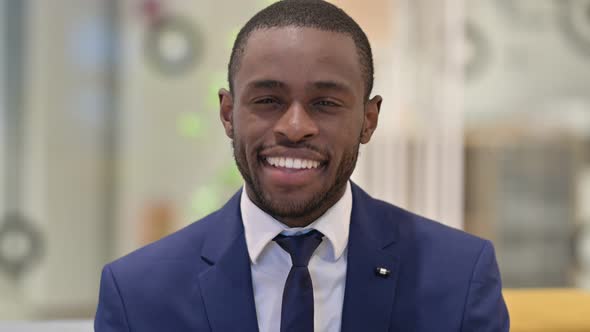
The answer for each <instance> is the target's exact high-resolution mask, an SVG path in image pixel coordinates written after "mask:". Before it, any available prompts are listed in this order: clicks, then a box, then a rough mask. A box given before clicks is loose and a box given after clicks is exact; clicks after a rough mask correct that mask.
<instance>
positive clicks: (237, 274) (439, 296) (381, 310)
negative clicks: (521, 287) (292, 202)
mask: <svg viewBox="0 0 590 332" xmlns="http://www.w3.org/2000/svg"><path fill="white" fill-rule="evenodd" d="M352 193H353V208H352V217H351V223H350V238H349V243H348V267H347V275H346V288H345V295H344V305H343V308H342V310H343V312H342V331H350V332H361V331H368V332H378V331H400V332H411V331H436V332H449V331H466V332H486V331H508V325H509V319H508V312H507V310H506V306H505V304H504V300H503V298H502V293H501V282H500V274H499V271H498V267H497V264H496V258H495V256H494V249H493V247H492V244H491V243H490V242H489V241H486V240H482V239H479V238H477V237H475V236H471V235H468V234H466V233H463V232H461V231H458V230H455V229H452V228H449V227H446V226H443V225H441V224H439V223H436V222H433V221H429V220H426V219H424V218H422V217H419V216H416V215H414V214H411V213H409V212H407V211H404V210H402V209H400V208H397V207H395V206H392V205H390V204H387V203H385V202H382V201H378V200H375V199H373V198H371V197H370V196H369V195H367V194H366V193H365V192H364V191H362V190H361V189H360V188H359V187H357V186H356V185H353V186H352ZM239 197H240V193H237V194H236V195H235V196H234V197H233V198H232V199H231V200H230V201H229V202H228V203H227V204H226V205H225V206H224V207H223V208H222V209H221V210H219V211H217V212H215V213H213V214H211V215H209V216H207V217H205V218H204V219H202V220H200V221H199V222H196V223H194V224H191V225H190V226H188V227H186V228H184V229H182V230H180V231H178V232H176V233H174V234H172V235H170V236H168V237H166V238H164V239H162V240H160V241H157V242H155V243H153V244H150V245H148V246H146V247H144V248H142V249H139V250H137V251H135V252H133V253H131V254H129V255H127V256H125V257H123V258H121V259H119V260H116V261H115V262H113V263H110V264H108V265H106V266H105V267H104V269H103V272H102V279H101V283H100V296H99V303H98V310H97V312H96V318H95V330H96V331H98V332H111V331H140V332H149V331H158V332H164V331H174V332H183V331H215V332H226V331H241V332H248V331H258V324H257V321H256V310H255V307H254V297H253V292H252V280H251V274H250V261H249V258H248V251H247V248H246V241H245V238H244V230H243V226H242V221H241V214H240V198H239ZM377 267H385V268H387V269H389V270H390V271H391V274H390V275H389V276H388V277H383V276H379V275H378V274H377V273H376V272H375V269H376V268H377ZM338 309H339V308H334V310H338ZM277 319H280V318H279V317H277ZM302 332H304V331H302Z"/></svg>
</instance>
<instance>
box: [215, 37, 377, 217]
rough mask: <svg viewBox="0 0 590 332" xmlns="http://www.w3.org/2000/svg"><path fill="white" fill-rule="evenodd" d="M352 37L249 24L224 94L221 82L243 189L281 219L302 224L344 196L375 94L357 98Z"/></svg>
mask: <svg viewBox="0 0 590 332" xmlns="http://www.w3.org/2000/svg"><path fill="white" fill-rule="evenodd" d="M364 83H365V81H364V78H363V74H362V71H361V65H360V62H359V58H358V55H357V50H356V47H355V44H354V42H353V39H352V38H351V37H349V36H348V35H346V34H343V33H337V32H329V31H323V30H318V29H313V28H301V27H284V28H272V29H262V30H255V31H253V32H252V34H251V35H250V37H249V38H248V41H247V44H246V47H245V51H244V54H243V56H242V59H241V62H240V65H239V69H238V71H237V72H236V73H235V78H234V82H233V86H234V91H233V95H232V94H231V93H230V92H229V91H227V90H223V89H222V90H220V92H219V96H220V101H221V111H220V116H221V120H222V123H223V125H224V127H225V131H226V134H227V135H228V137H230V138H231V139H232V144H233V147H234V156H235V159H236V163H237V165H238V168H239V170H240V172H241V173H242V176H243V177H244V180H245V181H246V192H247V194H248V197H249V198H250V199H251V200H252V201H253V202H254V203H255V204H256V205H257V206H258V207H260V208H261V209H262V210H264V211H265V212H267V213H269V214H270V215H272V216H274V217H275V218H276V219H278V220H280V221H281V222H283V223H284V224H286V225H288V226H290V227H301V226H305V225H308V224H309V223H311V222H313V221H314V220H315V219H317V218H318V217H320V216H321V215H322V214H323V213H324V212H325V211H326V210H327V209H329V208H330V207H331V206H332V205H334V204H335V203H336V202H337V201H338V200H339V199H340V197H342V195H343V194H344V190H345V188H346V187H345V186H346V181H348V179H349V177H350V175H351V174H352V172H353V170H354V167H355V164H356V159H357V155H358V149H359V144H360V143H367V142H369V140H370V138H371V135H372V133H373V131H374V130H375V128H376V126H377V119H378V115H379V107H380V104H381V97H379V96H376V97H374V98H373V99H371V100H369V101H365V98H364V96H365V91H364V89H365V84H364Z"/></svg>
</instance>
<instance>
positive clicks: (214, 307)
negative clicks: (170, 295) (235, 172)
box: [198, 193, 258, 332]
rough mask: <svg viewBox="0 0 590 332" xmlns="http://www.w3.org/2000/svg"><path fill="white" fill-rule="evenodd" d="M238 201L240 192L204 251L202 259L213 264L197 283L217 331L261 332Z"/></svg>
mask: <svg viewBox="0 0 590 332" xmlns="http://www.w3.org/2000/svg"><path fill="white" fill-rule="evenodd" d="M239 202H240V193H238V194H236V195H235V196H234V197H233V198H232V199H231V200H230V201H229V202H228V203H227V204H226V206H225V207H224V208H223V209H222V210H220V212H219V213H220V216H219V218H218V219H217V220H215V222H216V223H217V225H216V227H215V230H214V232H212V234H210V235H209V238H208V239H207V240H206V242H205V244H204V246H203V250H202V259H203V260H204V261H205V262H207V263H208V264H210V265H211V267H210V268H209V269H207V270H205V271H204V272H202V273H201V274H200V275H199V276H198V283H199V286H200V293H201V296H202V299H203V303H204V305H205V310H206V312H207V317H208V319H209V323H210V325H211V330H212V331H214V332H216V331H219V332H223V331H245V332H249V331H258V322H257V319H256V308H255V304H254V294H253V290H252V275H251V272H250V259H249V256H248V249H247V247H246V239H245V237H244V229H243V225H242V218H241V213H240V203H239Z"/></svg>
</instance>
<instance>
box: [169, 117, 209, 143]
mask: <svg viewBox="0 0 590 332" xmlns="http://www.w3.org/2000/svg"><path fill="white" fill-rule="evenodd" d="M176 126H177V130H178V133H179V134H180V136H182V137H187V138H200V137H203V134H204V132H205V126H204V125H203V120H202V119H201V116H200V115H199V114H198V113H194V112H193V113H184V114H181V115H180V116H179V117H178V119H177V123H176Z"/></svg>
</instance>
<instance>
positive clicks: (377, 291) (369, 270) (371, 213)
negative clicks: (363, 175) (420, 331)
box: [342, 184, 399, 332]
mask: <svg viewBox="0 0 590 332" xmlns="http://www.w3.org/2000/svg"><path fill="white" fill-rule="evenodd" d="M352 189H353V208H352V214H351V221H350V235H349V241H348V262H347V272H346V288H345V292H344V304H343V309H342V331H343V332H347V331H375V332H379V331H387V330H388V329H389V326H390V324H391V318H392V317H391V314H392V310H393V304H394V298H395V286H396V283H397V279H398V278H397V276H398V271H399V257H398V256H397V255H396V253H395V250H394V243H395V242H396V239H397V234H398V229H397V224H396V223H395V222H393V221H392V220H388V219H389V218H388V216H387V215H384V212H383V211H382V210H381V209H380V207H379V203H377V202H376V201H375V200H373V199H372V198H371V197H369V196H368V195H367V194H366V193H365V192H363V191H362V190H361V189H360V188H359V187H357V186H356V185H354V184H353V186H352ZM377 268H385V269H387V270H388V271H389V275H387V276H383V275H379V274H378V273H377V272H376V269H377Z"/></svg>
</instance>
